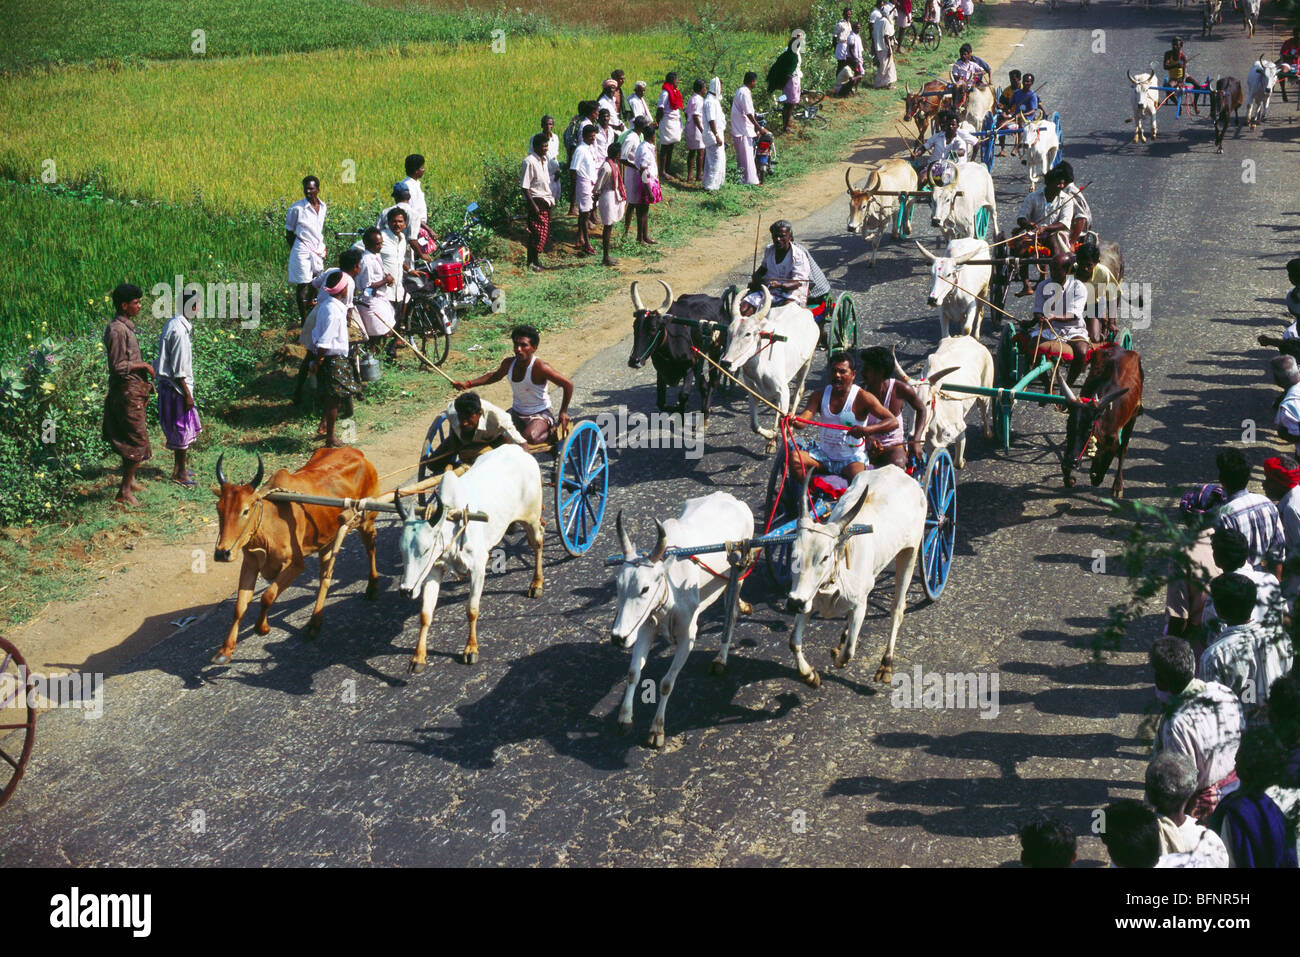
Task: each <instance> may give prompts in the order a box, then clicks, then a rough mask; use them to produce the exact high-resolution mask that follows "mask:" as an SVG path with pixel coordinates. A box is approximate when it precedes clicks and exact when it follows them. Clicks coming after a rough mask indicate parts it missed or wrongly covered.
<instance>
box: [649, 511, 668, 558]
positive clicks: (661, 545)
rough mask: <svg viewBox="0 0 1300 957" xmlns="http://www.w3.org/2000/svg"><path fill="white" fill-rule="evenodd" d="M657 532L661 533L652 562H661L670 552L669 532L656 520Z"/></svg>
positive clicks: (652, 554) (652, 555) (651, 556)
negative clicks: (666, 553)
mask: <svg viewBox="0 0 1300 957" xmlns="http://www.w3.org/2000/svg"><path fill="white" fill-rule="evenodd" d="M655 530H656V531H658V532H659V538H658V540H657V541H656V542H655V550H654V552H653V553H651V555H650V561H652V562H661V561H663V560H664V553H665V552H666V551H668V531H667V530H666V529H665V528H664V523H663V522H661V521H659V519H657V518H656V519H655Z"/></svg>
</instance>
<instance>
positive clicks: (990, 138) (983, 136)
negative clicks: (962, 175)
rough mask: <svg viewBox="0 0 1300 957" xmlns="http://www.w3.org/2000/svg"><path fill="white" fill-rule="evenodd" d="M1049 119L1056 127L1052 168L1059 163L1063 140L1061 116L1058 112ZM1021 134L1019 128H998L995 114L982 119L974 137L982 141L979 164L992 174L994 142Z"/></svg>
mask: <svg viewBox="0 0 1300 957" xmlns="http://www.w3.org/2000/svg"><path fill="white" fill-rule="evenodd" d="M1040 115H1041V114H1040ZM1051 119H1052V125H1053V126H1055V127H1056V142H1057V144H1058V145H1057V150H1056V158H1055V159H1053V160H1052V166H1056V164H1057V163H1059V162H1061V152H1062V150H1063V149H1064V147H1065V139H1064V136H1063V134H1062V132H1061V114H1060V113H1059V112H1057V113H1053V114H1052V117H1051ZM1023 132H1025V131H1024V129H1023V128H1021V127H1019V126H1003V127H999V126H998V115H997V113H996V112H993V113H990V114H989V115H988V116H986V117H984V127H983V129H981V130H980V131H979V132H978V133H976V134H975V135H976V137H978V138H979V139H980V140H981V141H982V142H981V143H980V148H979V158H980V162H982V163H983V164H984V165H985V166H987V167H988V168H989V172H990V173H991V172H993V160H994V158H995V157H996V155H997V149H996V146H997V144H996V143H995V140H996V139H997V138H998V137H999V136H1015V135H1017V134H1020V133H1023Z"/></svg>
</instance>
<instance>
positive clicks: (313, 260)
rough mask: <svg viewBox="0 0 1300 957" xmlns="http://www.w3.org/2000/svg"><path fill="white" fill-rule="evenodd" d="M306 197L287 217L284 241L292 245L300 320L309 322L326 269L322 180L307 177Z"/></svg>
mask: <svg viewBox="0 0 1300 957" xmlns="http://www.w3.org/2000/svg"><path fill="white" fill-rule="evenodd" d="M302 195H303V198H302V199H300V200H298V202H296V203H294V204H293V205H292V206H290V207H289V211H288V213H286V214H285V217H284V238H285V242H287V243H288V244H289V283H290V285H292V286H294V287H296V288H295V296H296V297H297V301H298V319H299V320H300V321H305V320H306V319H307V310H308V308H309V304H310V302H311V296H310V289H311V281H312V278H313V277H314V276H315V275H316V274H317V273H319V272H320V271H321V270H322V269H324V268H325V211H326V209H327V207H326V206H325V204H324V203H322V202H321V201H320V180H319V179H317V178H316V177H315V176H304V177H303V180H302Z"/></svg>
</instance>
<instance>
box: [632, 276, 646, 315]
mask: <svg viewBox="0 0 1300 957" xmlns="http://www.w3.org/2000/svg"><path fill="white" fill-rule="evenodd" d="M638 285H640V283H638V282H637V281H636V280H635V279H634V280H632V308H633V309H634V310H636V311H637V312H645V304H644V303H643V302H641V294H640V293H639V292H637V291H636V287H637V286H638Z"/></svg>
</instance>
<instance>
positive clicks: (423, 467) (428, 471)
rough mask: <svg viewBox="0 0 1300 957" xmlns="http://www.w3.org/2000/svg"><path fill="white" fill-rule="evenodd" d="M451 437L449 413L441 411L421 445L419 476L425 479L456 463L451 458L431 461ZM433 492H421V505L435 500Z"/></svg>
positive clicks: (420, 478)
mask: <svg viewBox="0 0 1300 957" xmlns="http://www.w3.org/2000/svg"><path fill="white" fill-rule="evenodd" d="M450 437H451V423H450V422H448V421H447V413H446V412H441V413H439V414H438V417H437V418H436V419H434V420H433V424H432V425H431V426H429V431H428V432H427V433H426V434H425V436H424V445H422V446H420V462H419V472H418V475H417V478H418V479H419V480H420V481H424V480H425V479H426V478H428V477H429V476H431V475H438V474H440V473H441V472H442V471H443V470H444V469H445V468H446V467H447V466H448V465H455V464H456V462H455V461H453V459H451V458H447V459H440V460H439V461H436V462H431V461H429V459H430V457H431V456H432V455H433V453H434V451H435V450H436V449H437V448H438V446H440V445H442V443H443V442H446V441H447V439H448V438H450ZM433 495H434V493H433V492H421V493H420V494H419V500H420V507H421V508H423V507H424V506H426V505H428V504H429V503H430V502H431V501H433Z"/></svg>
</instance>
